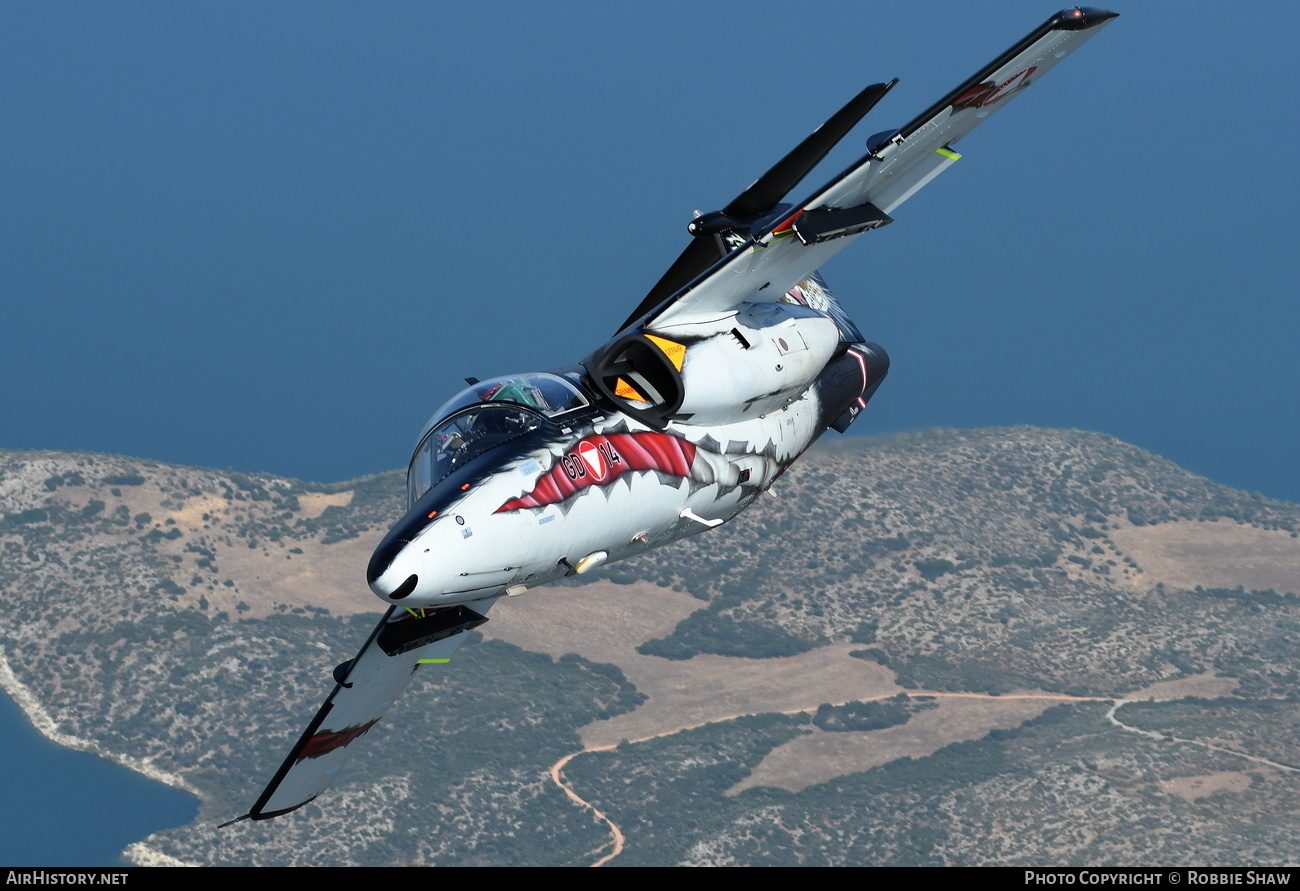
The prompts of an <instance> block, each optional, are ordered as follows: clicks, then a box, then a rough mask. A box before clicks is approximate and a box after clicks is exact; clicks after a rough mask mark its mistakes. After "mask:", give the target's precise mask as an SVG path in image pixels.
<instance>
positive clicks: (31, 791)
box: [0, 693, 199, 866]
mask: <svg viewBox="0 0 1300 891" xmlns="http://www.w3.org/2000/svg"><path fill="white" fill-rule="evenodd" d="M0 807H3V816H0V865H2V866H122V865H124V864H125V861H123V860H122V859H121V852H122V849H123V848H125V847H126V846H127V845H129V844H130V843H132V842H136V841H140V840H141V839H143V838H144V837H145V836H147V835H149V834H151V833H154V832H158V831H159V830H162V829H167V828H169V827H172V826H180V825H182V824H184V823H188V822H189V821H190V820H193V819H194V817H195V816H196V815H197V814H198V811H199V803H198V799H196V798H195V797H194V796H192V795H190V794H188V793H185V792H181V791H178V790H176V789H173V788H171V787H170V786H166V785H163V784H162V783H158V782H155V781H153V780H150V779H146V778H145V777H143V776H141V775H140V774H138V773H135V772H134V771H130V770H127V769H126V768H125V767H121V766H119V765H117V764H114V763H112V762H110V761H106V760H104V759H103V758H97V757H95V756H94V755H89V754H87V753H85V752H74V751H71V750H69V749H65V748H63V747H61V746H57V745H55V744H54V743H52V742H50V741H49V740H47V739H46V738H45V737H43V736H41V734H40V733H38V732H37V730H36V728H34V727H33V726H32V725H31V723H30V722H29V721H28V720H27V717H26V715H24V714H23V712H22V710H21V709H20V708H18V706H17V705H16V704H15V703H14V702H13V700H11V699H10V698H9V697H8V696H6V695H4V694H2V693H0Z"/></svg>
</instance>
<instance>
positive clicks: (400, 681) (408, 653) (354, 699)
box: [222, 600, 494, 825]
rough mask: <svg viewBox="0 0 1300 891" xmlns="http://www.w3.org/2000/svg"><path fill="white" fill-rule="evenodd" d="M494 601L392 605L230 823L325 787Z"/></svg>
mask: <svg viewBox="0 0 1300 891" xmlns="http://www.w3.org/2000/svg"><path fill="white" fill-rule="evenodd" d="M493 602H494V601H492V600H486V601H480V602H478V603H474V604H472V605H471V607H472V608H471V607H466V606H458V607H451V608H448V609H439V610H429V611H426V612H420V611H411V610H399V609H398V608H397V607H393V608H391V609H389V611H388V612H387V613H385V614H384V618H383V619H382V620H381V621H380V623H379V625H378V626H376V628H375V630H374V631H372V632H371V634H370V637H369V639H368V640H366V642H365V645H364V646H362V647H361V651H360V652H359V653H357V656H356V658H355V659H352V660H351V661H349V662H344V663H343V664H342V665H340V666H338V668H336V669H334V680H335V682H336V683H335V686H334V691H333V692H332V693H330V695H329V697H328V698H327V699H326V700H325V704H324V705H322V706H321V708H320V710H319V711H318V712H317V713H316V717H314V718H312V720H311V723H309V724H308V725H307V729H306V730H304V731H303V733H302V736H301V737H299V739H298V742H297V743H296V744H295V745H294V747H293V749H292V750H290V752H289V757H287V758H286V759H285V760H284V763H283V764H282V765H280V769H279V770H278V771H276V773H275V776H274V777H272V779H271V782H270V783H268V784H267V787H266V789H265V790H264V791H263V792H262V794H261V796H259V797H258V799H257V802H256V803H255V804H254V805H253V807H252V809H251V810H250V811H249V812H248V813H247V814H245V815H244V816H243V817H239V818H238V819H236V820H231V821H230V822H231V823H236V822H239V820H244V819H253V820H268V819H270V818H272V817H279V816H281V815H283V814H287V813H289V812H290V811H294V810H297V809H298V808H300V807H302V806H303V805H304V804H307V803H308V802H310V801H311V800H312V799H314V798H315V797H316V796H317V795H319V794H320V793H321V792H323V791H324V790H325V788H326V787H327V786H329V785H330V783H331V782H333V780H334V776H335V774H337V773H338V771H339V769H340V768H341V767H342V766H343V763H344V762H345V761H347V760H348V758H350V757H351V755H352V743H354V742H356V741H357V740H358V739H360V738H361V737H362V736H364V735H365V734H366V731H368V730H369V729H370V728H371V727H373V726H374V725H375V724H377V723H378V722H379V719H380V718H382V717H383V716H384V714H385V712H387V710H388V707H389V706H390V705H392V703H393V700H395V699H396V698H397V697H398V695H399V694H401V692H402V691H403V690H405V689H406V687H407V686H408V685H409V684H410V683H411V679H412V678H413V677H414V676H415V672H416V670H417V669H419V668H420V666H421V665H438V664H442V663H445V662H447V661H449V660H450V659H451V656H452V654H453V653H455V652H456V650H458V649H459V648H460V645H461V644H462V643H464V642H465V639H466V637H467V635H466V634H465V632H466V631H469V630H471V629H472V628H475V627H477V626H479V625H482V624H483V623H484V622H486V621H487V618H486V616H485V615H484V613H486V612H487V611H488V609H489V608H491V606H492V603H493ZM222 825H229V823H225V824H222Z"/></svg>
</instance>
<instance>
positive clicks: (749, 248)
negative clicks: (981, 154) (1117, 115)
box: [624, 7, 1117, 330]
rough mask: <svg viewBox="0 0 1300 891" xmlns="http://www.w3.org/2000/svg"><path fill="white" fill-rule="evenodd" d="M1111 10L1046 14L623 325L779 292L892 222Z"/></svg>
mask: <svg viewBox="0 0 1300 891" xmlns="http://www.w3.org/2000/svg"><path fill="white" fill-rule="evenodd" d="M1116 16H1117V13H1113V12H1109V11H1107V10H1103V9H1094V8H1089V7H1075V8H1073V9H1067V10H1063V11H1062V12H1059V13H1057V14H1056V15H1054V16H1052V17H1051V18H1050V19H1048V20H1047V21H1046V22H1044V23H1043V24H1042V25H1040V26H1039V27H1038V28H1036V29H1035V30H1034V31H1032V32H1031V33H1030V34H1028V35H1027V36H1026V37H1025V38H1024V39H1023V40H1021V41H1019V42H1018V43H1017V44H1016V45H1015V46H1013V47H1011V48H1010V49H1009V50H1007V51H1006V52H1005V53H1003V54H1002V55H1000V56H998V57H997V58H996V59H994V60H993V61H992V62H990V63H989V64H988V65H986V66H985V67H984V68H982V69H980V71H978V72H977V73H976V74H975V75H974V76H973V77H971V78H969V79H967V80H966V81H964V82H963V83H962V84H961V85H959V86H958V87H957V88H956V89H954V90H952V91H951V92H949V93H948V94H947V95H946V96H944V97H943V98H942V99H940V100H939V101H938V102H936V103H935V104H934V105H932V106H930V108H928V109H926V110H925V111H924V112H922V113H921V114H920V115H918V116H917V117H916V118H914V119H913V120H912V121H910V122H909V123H908V124H907V125H906V126H904V127H903V128H902V129H900V130H897V131H887V132H885V133H882V134H879V135H877V136H876V137H873V138H872V139H871V140H870V141H869V142H868V145H867V154H866V155H865V156H864V157H863V158H861V159H860V160H859V161H858V162H857V163H855V164H854V165H853V166H851V167H849V168H848V169H847V170H845V171H844V172H843V173H841V174H840V175H839V176H838V177H836V178H835V179H833V180H832V181H831V182H830V183H828V184H827V185H826V186H824V187H823V188H821V189H820V190H818V191H817V192H816V193H814V194H813V195H812V197H810V198H809V199H807V200H806V201H804V202H802V203H801V204H799V205H797V206H795V207H794V208H792V209H791V211H790V212H789V213H782V214H780V215H778V217H777V218H776V219H775V220H774V221H772V222H770V223H767V224H766V225H764V226H763V227H762V228H761V229H759V230H756V231H754V232H752V234H751V235H750V237H749V238H748V239H747V240H746V241H745V242H744V243H743V244H741V245H740V246H739V247H736V248H735V249H734V250H732V251H731V252H730V253H729V254H727V256H725V257H723V258H721V259H719V260H717V261H716V262H714V263H712V264H711V265H710V266H709V268H708V269H707V270H705V271H703V273H702V274H700V275H698V276H697V277H696V278H694V279H693V280H692V281H691V282H690V283H689V284H686V285H685V286H683V287H681V288H680V289H679V290H677V291H676V292H674V293H673V294H671V295H670V296H666V298H665V299H662V300H660V301H659V302H657V303H655V304H654V305H653V306H647V303H648V302H650V300H651V298H653V297H656V296H659V295H660V293H662V288H661V287H660V286H656V290H654V291H652V292H651V295H650V297H648V298H647V299H646V301H643V302H642V305H641V306H640V307H638V310H637V313H636V314H634V316H633V318H631V319H629V320H628V321H627V323H626V324H625V325H624V330H627V329H630V328H634V327H637V326H641V327H646V328H657V327H663V326H665V325H670V324H676V323H681V322H686V321H688V320H689V319H690V318H691V317H692V316H702V315H710V314H716V313H719V312H727V311H730V310H733V309H735V308H736V307H737V306H738V305H739V304H740V303H743V302H746V301H749V302H766V301H774V300H777V299H779V298H780V296H781V295H782V294H784V293H786V291H788V290H789V289H790V288H792V287H793V286H794V285H796V284H797V283H798V282H799V281H801V280H802V279H803V278H805V277H807V276H808V275H809V274H811V273H812V272H814V271H816V270H817V269H818V268H819V267H821V266H822V265H823V264H824V263H826V261H827V260H829V259H830V258H831V257H833V256H835V255H836V254H837V253H839V252H840V251H841V250H843V249H844V248H845V247H847V246H848V245H849V244H850V243H851V242H852V241H853V240H854V239H855V238H856V237H857V236H858V235H860V234H862V233H863V232H866V231H868V230H869V229H874V228H877V227H879V226H883V225H886V224H888V223H890V222H892V218H891V217H890V213H892V212H893V211H894V210H895V209H896V208H897V207H898V206H899V205H901V204H902V203H903V202H904V201H906V200H907V199H908V198H910V197H911V196H912V195H914V194H915V193H916V192H917V191H918V190H920V189H921V188H922V187H924V186H925V185H926V184H927V183H929V182H930V181H931V180H932V179H934V178H935V177H936V176H938V175H939V174H940V173H942V172H943V171H944V170H946V169H947V168H948V167H950V166H952V164H954V163H955V162H956V161H957V160H959V159H960V157H961V156H960V155H959V154H958V153H957V152H956V151H954V150H953V148H952V146H953V145H955V144H956V143H957V142H958V141H960V140H961V139H962V138H963V137H964V136H966V135H967V134H968V133H970V132H971V131H972V130H974V129H975V128H976V127H977V126H979V125H980V124H981V123H983V121H984V120H985V119H986V118H987V117H988V116H989V115H991V114H992V113H993V112H995V111H997V110H998V109H1000V108H1002V106H1004V105H1005V104H1006V103H1007V101H1009V100H1010V99H1012V98H1013V97H1014V96H1016V95H1017V94H1018V93H1020V92H1021V91H1023V90H1024V89H1025V88H1026V87H1028V86H1029V85H1030V84H1032V83H1034V82H1035V81H1037V80H1038V78H1040V77H1042V76H1043V75H1044V74H1046V73H1047V72H1048V71H1049V70H1051V69H1052V68H1053V67H1054V66H1055V65H1056V64H1057V63H1058V62H1059V61H1061V59H1063V58H1065V57H1066V56H1067V55H1069V54H1070V53H1071V52H1073V51H1074V50H1075V49H1077V48H1078V47H1079V46H1080V45H1082V44H1083V43H1084V42H1085V41H1087V40H1089V39H1090V38H1092V37H1093V36H1094V35H1095V34H1097V32H1099V31H1100V30H1101V29H1102V28H1103V27H1105V26H1106V25H1107V24H1108V23H1109V22H1110V21H1111V20H1112V19H1114V18H1115V17H1116ZM890 85H891V86H892V82H891V84H890ZM869 89H871V88H869ZM882 95H883V94H882ZM855 101H856V100H855ZM873 104H874V103H873ZM864 114H865V112H864ZM823 156H824V153H823ZM697 241H698V240H697ZM688 250H689V248H688ZM683 256H685V255H683ZM663 284H664V282H663V281H661V283H660V285H663Z"/></svg>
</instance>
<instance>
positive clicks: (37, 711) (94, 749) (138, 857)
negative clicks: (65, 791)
mask: <svg viewBox="0 0 1300 891" xmlns="http://www.w3.org/2000/svg"><path fill="white" fill-rule="evenodd" d="M0 690H3V691H4V692H5V693H7V694H8V695H9V697H10V698H11V699H12V700H13V701H14V702H15V703H16V704H17V705H18V708H19V709H21V710H22V712H23V714H24V715H25V716H26V718H27V720H28V722H30V723H31V725H32V726H33V727H35V728H36V730H37V731H38V732H39V733H40V734H41V735H42V736H44V737H45V738H46V739H48V740H49V741H50V742H52V743H55V744H56V745H59V746H62V747H64V748H66V749H72V750H73V751H77V752H86V753H89V754H91V755H94V756H96V757H99V758H104V759H106V760H108V761H112V762H113V763H115V764H119V765H121V766H122V767H125V768H127V769H128V770H132V771H134V772H135V773H138V774H141V775H142V776H145V777H147V778H149V779H151V780H155V781H157V782H160V783H164V784H165V785H168V786H171V787H172V788H174V789H180V790H181V791H184V792H188V793H189V794H191V795H193V796H194V797H195V798H198V799H199V800H200V801H202V796H201V795H200V794H199V791H198V790H197V789H195V788H194V787H193V786H191V785H190V784H189V783H188V782H186V781H185V778H184V777H182V776H180V775H179V774H175V773H170V772H168V771H165V770H161V769H160V768H158V767H156V766H154V765H153V764H150V763H148V762H146V761H143V760H141V759H139V758H132V757H130V756H129V755H122V754H119V753H116V752H108V751H105V750H104V749H103V748H101V747H100V746H99V745H97V744H96V743H94V742H93V741H91V740H87V739H82V738H81V737H77V736H73V735H71V734H68V733H64V732H62V731H60V730H59V729H58V725H57V724H56V723H55V721H54V718H53V717H52V716H51V715H50V713H49V712H48V711H46V710H45V707H44V706H43V705H41V702H40V700H39V699H37V698H36V695H35V694H33V693H32V691H31V690H29V689H28V688H27V685H26V684H24V683H23V682H22V681H20V680H19V679H18V676H17V675H16V674H14V670H13V667H12V666H11V665H10V664H9V654H8V653H7V652H6V651H5V648H4V647H3V646H0ZM146 841H147V840H146ZM122 856H123V857H124V858H126V859H128V860H130V861H131V862H132V863H135V864H137V865H139V866H193V865H196V864H191V863H187V862H185V861H182V860H178V859H176V858H174V857H170V856H168V855H166V854H163V853H161V852H159V851H155V850H153V849H152V848H149V847H148V846H147V845H146V844H145V843H144V841H140V842H134V843H132V844H130V845H128V846H127V847H126V849H125V850H123V851H122Z"/></svg>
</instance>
